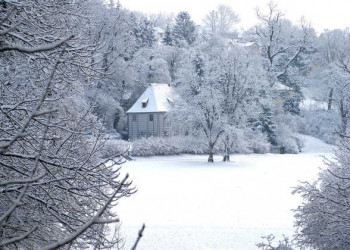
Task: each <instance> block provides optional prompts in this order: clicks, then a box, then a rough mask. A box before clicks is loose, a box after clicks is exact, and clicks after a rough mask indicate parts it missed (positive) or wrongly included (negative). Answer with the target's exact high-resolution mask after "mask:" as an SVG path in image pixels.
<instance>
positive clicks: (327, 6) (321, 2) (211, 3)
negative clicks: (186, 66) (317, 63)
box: [120, 0, 350, 32]
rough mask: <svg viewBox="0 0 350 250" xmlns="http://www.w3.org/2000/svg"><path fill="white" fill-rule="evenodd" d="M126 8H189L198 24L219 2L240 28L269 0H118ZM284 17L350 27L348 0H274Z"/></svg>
mask: <svg viewBox="0 0 350 250" xmlns="http://www.w3.org/2000/svg"><path fill="white" fill-rule="evenodd" d="M120 2H121V4H122V6H124V7H125V8H127V9H129V10H136V11H141V12H144V13H158V12H168V13H175V14H177V13H178V12H179V11H188V12H189V13H190V15H191V16H192V18H193V19H194V21H195V22H196V23H197V24H201V21H202V19H203V17H204V16H205V15H206V14H207V13H208V12H209V11H210V10H212V9H215V8H216V6H217V5H219V4H226V5H230V6H231V7H232V8H233V9H234V10H235V11H236V13H238V14H239V16H240V19H241V22H240V23H239V24H238V27H240V28H244V29H246V28H248V27H251V26H253V25H254V24H255V23H256V19H255V9H256V7H257V6H259V7H260V8H261V9H263V8H264V7H266V4H267V3H268V2H269V0H206V1H205V0H120ZM274 2H275V3H277V4H278V6H279V8H280V9H281V10H282V11H283V12H284V13H285V14H286V17H287V18H288V19H290V20H292V21H293V22H294V23H297V22H298V21H299V20H300V18H301V17H302V16H304V17H305V19H306V20H307V21H309V22H310V23H311V24H312V26H313V27H314V28H315V29H316V31H317V32H322V31H323V30H324V29H336V28H340V29H343V28H346V27H348V26H350V0H275V1H274Z"/></svg>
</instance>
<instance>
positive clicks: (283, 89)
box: [272, 82, 294, 107]
mask: <svg viewBox="0 0 350 250" xmlns="http://www.w3.org/2000/svg"><path fill="white" fill-rule="evenodd" d="M272 91H273V92H274V93H276V98H275V103H276V104H277V106H280V107H282V106H283V104H284V102H285V101H286V100H287V99H289V98H292V97H293V96H294V89H293V88H291V87H288V86H286V85H284V84H283V83H281V82H275V84H274V85H273V87H272Z"/></svg>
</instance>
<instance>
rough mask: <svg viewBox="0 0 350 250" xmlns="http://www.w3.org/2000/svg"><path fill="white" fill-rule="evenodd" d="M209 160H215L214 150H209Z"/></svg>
mask: <svg viewBox="0 0 350 250" xmlns="http://www.w3.org/2000/svg"><path fill="white" fill-rule="evenodd" d="M208 162H214V154H213V152H209V158H208Z"/></svg>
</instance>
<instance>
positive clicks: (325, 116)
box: [304, 110, 340, 144]
mask: <svg viewBox="0 0 350 250" xmlns="http://www.w3.org/2000/svg"><path fill="white" fill-rule="evenodd" d="M339 117H340V116H339V114H337V113H336V112H334V111H333V110H314V111H305V113H304V119H305V123H306V124H307V127H306V130H305V133H307V134H310V135H313V136H315V137H318V138H320V139H322V140H324V141H325V142H327V143H330V144H335V142H336V140H337V138H336V134H335V133H334V132H335V131H336V130H337V129H338V128H339V125H340V119H339Z"/></svg>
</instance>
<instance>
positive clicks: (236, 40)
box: [228, 39, 257, 47]
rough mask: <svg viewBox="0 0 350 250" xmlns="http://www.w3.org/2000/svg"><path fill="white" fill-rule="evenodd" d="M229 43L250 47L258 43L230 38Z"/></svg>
mask: <svg viewBox="0 0 350 250" xmlns="http://www.w3.org/2000/svg"><path fill="white" fill-rule="evenodd" d="M228 43H229V44H230V43H231V44H234V45H237V46H240V47H250V46H253V45H257V43H256V42H243V41H239V40H238V39H229V41H228Z"/></svg>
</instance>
